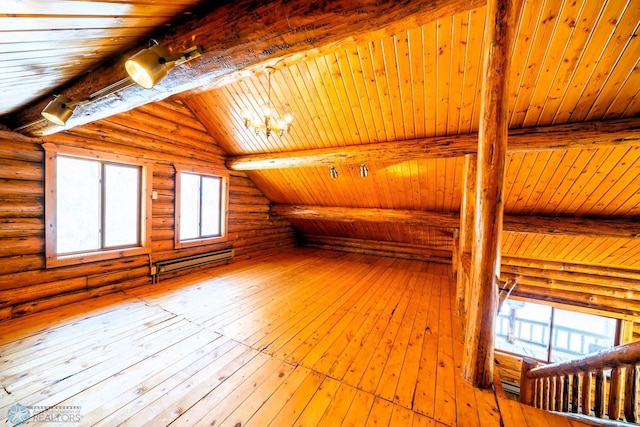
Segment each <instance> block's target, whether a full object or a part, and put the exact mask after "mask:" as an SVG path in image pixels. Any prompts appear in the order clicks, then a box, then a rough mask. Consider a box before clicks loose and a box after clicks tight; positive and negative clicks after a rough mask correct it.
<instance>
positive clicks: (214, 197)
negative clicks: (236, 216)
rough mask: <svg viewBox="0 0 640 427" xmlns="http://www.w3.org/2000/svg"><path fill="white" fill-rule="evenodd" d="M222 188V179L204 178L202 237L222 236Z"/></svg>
mask: <svg viewBox="0 0 640 427" xmlns="http://www.w3.org/2000/svg"><path fill="white" fill-rule="evenodd" d="M221 187H222V179H221V178H217V177H210V176H203V177H202V236H219V235H220V191H221Z"/></svg>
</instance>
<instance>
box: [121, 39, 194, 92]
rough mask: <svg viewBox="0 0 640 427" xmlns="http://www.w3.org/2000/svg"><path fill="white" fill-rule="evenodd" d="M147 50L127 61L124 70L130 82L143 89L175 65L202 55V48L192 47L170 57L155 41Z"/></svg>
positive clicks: (164, 48)
mask: <svg viewBox="0 0 640 427" xmlns="http://www.w3.org/2000/svg"><path fill="white" fill-rule="evenodd" d="M151 43H154V45H153V46H150V47H149V48H147V49H143V50H141V51H140V52H138V53H136V54H135V55H133V56H132V57H131V58H129V59H127V60H126V62H125V63H124V68H125V70H126V71H127V74H129V77H131V80H133V81H134V82H136V83H137V84H139V85H140V86H142V87H143V88H145V89H151V88H152V87H154V86H155V85H156V84H158V82H160V80H162V79H164V78H165V77H166V76H167V73H169V71H171V70H172V69H173V68H174V67H175V66H176V65H180V64H184V63H185V62H187V61H191V60H192V59H194V58H197V57H199V56H200V55H201V54H202V47H200V46H193V47H190V48H189V49H187V50H186V51H184V52H182V53H181V54H178V55H171V52H169V49H167V48H166V47H164V46H162V45H161V44H158V42H157V41H155V40H152V41H151V42H150V44H151Z"/></svg>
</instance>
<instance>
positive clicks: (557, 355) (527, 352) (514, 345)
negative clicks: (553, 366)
mask: <svg viewBox="0 0 640 427" xmlns="http://www.w3.org/2000/svg"><path fill="white" fill-rule="evenodd" d="M617 328H618V320H616V319H612V318H609V317H604V316H598V315H595V314H587V313H581V312H576V311H570V310H564V309H560V308H556V307H551V306H548V305H543V304H536V303H533V302H524V301H515V300H507V301H505V303H504V305H503V306H502V309H501V310H500V313H498V318H497V327H496V341H495V342H496V344H495V347H496V349H499V350H503V351H506V352H509V353H515V354H519V355H523V356H528V357H533V358H535V359H538V360H541V361H544V362H561V361H565V360H570V359H575V358H577V357H579V356H582V355H586V354H590V353H594V352H597V351H600V350H604V349H607V348H611V347H613V346H614V343H615V339H616V331H617Z"/></svg>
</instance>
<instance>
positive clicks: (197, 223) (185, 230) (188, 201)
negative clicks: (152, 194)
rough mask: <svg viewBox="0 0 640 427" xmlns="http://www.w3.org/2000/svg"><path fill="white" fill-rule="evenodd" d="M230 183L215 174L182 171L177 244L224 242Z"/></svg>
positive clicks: (178, 199) (179, 179)
mask: <svg viewBox="0 0 640 427" xmlns="http://www.w3.org/2000/svg"><path fill="white" fill-rule="evenodd" d="M226 179H227V178H226V177H225V176H223V175H217V174H214V173H213V172H209V173H202V172H201V171H194V170H180V169H179V170H178V180H177V181H178V183H179V193H178V197H177V201H178V202H179V204H178V207H177V209H176V210H177V212H179V217H178V218H177V222H178V224H179V225H178V230H177V231H178V236H177V244H185V243H186V244H189V243H193V244H201V243H203V241H206V242H209V241H212V240H215V241H218V240H222V239H224V237H225V228H226V218H225V211H226V203H225V200H226V190H225V188H226V185H225V180H226Z"/></svg>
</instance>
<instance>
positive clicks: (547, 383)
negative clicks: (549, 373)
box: [542, 377, 551, 411]
mask: <svg viewBox="0 0 640 427" xmlns="http://www.w3.org/2000/svg"><path fill="white" fill-rule="evenodd" d="M542 389H543V391H544V395H543V396H542V409H544V410H545V411H548V410H549V407H550V404H549V402H550V397H551V380H550V378H549V377H546V378H543V388H542Z"/></svg>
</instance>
